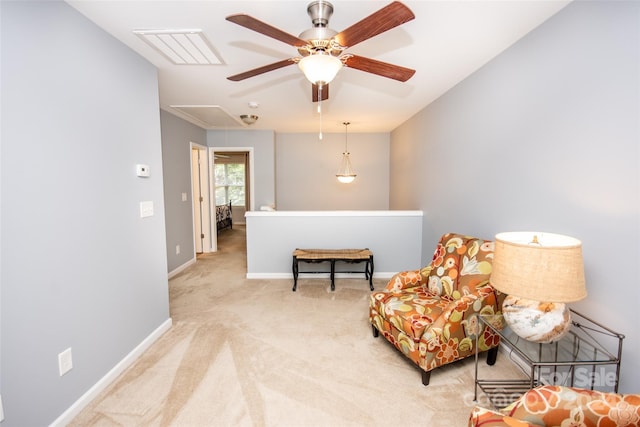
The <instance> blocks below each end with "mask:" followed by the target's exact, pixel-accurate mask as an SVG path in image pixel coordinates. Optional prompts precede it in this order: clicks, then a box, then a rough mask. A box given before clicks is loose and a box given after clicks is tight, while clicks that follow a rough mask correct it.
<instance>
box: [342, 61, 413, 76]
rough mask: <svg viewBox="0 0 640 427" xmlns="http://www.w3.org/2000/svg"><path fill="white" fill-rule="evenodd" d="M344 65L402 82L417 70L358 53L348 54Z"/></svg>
mask: <svg viewBox="0 0 640 427" xmlns="http://www.w3.org/2000/svg"><path fill="white" fill-rule="evenodd" d="M344 65H346V66H347V67H349V68H355V69H356V70H360V71H366V72H367V73H373V74H377V75H379V76H382V77H388V78H390V79H394V80H398V81H401V82H406V81H407V80H409V79H410V78H411V77H412V76H413V75H414V74H415V72H416V70H412V69H411V68H405V67H401V66H399V65H393V64H388V63H386V62H382V61H376V60H375V59H371V58H365V57H363V56H358V55H346V59H345V60H344Z"/></svg>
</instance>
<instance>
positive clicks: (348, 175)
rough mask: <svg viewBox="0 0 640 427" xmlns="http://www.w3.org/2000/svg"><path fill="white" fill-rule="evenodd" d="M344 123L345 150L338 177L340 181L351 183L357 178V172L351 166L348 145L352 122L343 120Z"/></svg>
mask: <svg viewBox="0 0 640 427" xmlns="http://www.w3.org/2000/svg"><path fill="white" fill-rule="evenodd" d="M342 124H343V125H344V152H343V153H342V162H341V163H340V169H338V173H337V174H336V177H337V178H338V181H340V182H342V183H344V184H349V183H350V182H353V180H354V179H356V173H355V171H354V170H353V167H351V160H349V154H350V153H349V146H348V138H347V127H348V126H349V125H350V124H351V123H349V122H343V123H342Z"/></svg>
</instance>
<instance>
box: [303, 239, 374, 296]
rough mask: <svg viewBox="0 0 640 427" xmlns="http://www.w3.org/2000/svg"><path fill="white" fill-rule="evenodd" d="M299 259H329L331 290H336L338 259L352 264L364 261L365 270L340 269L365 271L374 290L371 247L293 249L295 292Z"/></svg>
mask: <svg viewBox="0 0 640 427" xmlns="http://www.w3.org/2000/svg"><path fill="white" fill-rule="evenodd" d="M298 261H302V262H309V263H319V262H324V261H328V262H329V263H330V265H331V273H330V274H331V290H332V291H333V290H335V289H336V287H335V280H334V279H335V273H336V261H343V262H347V263H350V264H354V263H360V262H364V263H365V265H364V271H340V272H341V273H364V278H365V279H368V280H369V288H370V289H371V290H373V252H371V251H370V250H369V249H296V250H295V251H293V267H292V270H293V289H292V290H293V292H295V291H296V287H297V286H298V273H299V270H298ZM303 273H326V271H303Z"/></svg>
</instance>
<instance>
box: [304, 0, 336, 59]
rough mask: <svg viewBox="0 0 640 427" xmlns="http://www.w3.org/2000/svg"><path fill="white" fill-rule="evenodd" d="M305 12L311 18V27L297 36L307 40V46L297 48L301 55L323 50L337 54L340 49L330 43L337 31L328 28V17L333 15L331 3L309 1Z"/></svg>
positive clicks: (330, 53)
mask: <svg viewBox="0 0 640 427" xmlns="http://www.w3.org/2000/svg"><path fill="white" fill-rule="evenodd" d="M307 13H308V14H309V17H310V18H311V23H312V24H313V28H309V29H308V30H305V31H303V32H302V33H300V35H299V36H298V37H299V38H301V39H302V40H306V41H308V42H309V44H308V45H307V46H304V47H301V48H299V49H298V52H299V53H300V55H302V56H308V55H312V54H314V53H318V52H323V53H328V54H329V55H333V56H338V55H340V53H341V50H336V49H334V48H333V45H332V44H331V39H332V38H333V36H335V35H336V34H338V32H337V31H335V30H332V29H331V28H329V18H331V15H333V5H332V4H331V3H329V2H327V1H314V2H311V3H309V6H308V7H307Z"/></svg>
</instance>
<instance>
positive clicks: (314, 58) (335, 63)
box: [298, 53, 342, 85]
mask: <svg viewBox="0 0 640 427" xmlns="http://www.w3.org/2000/svg"><path fill="white" fill-rule="evenodd" d="M298 67H299V68H300V69H301V70H302V72H303V73H304V76H305V77H306V78H307V80H309V81H310V82H311V83H313V84H315V85H326V84H329V83H330V82H331V80H333V79H334V77H335V76H336V74H338V71H340V69H341V68H342V61H341V60H340V59H338V58H337V57H335V56H331V55H327V54H326V53H314V54H313V55H309V56H305V57H304V58H302V59H301V60H300V61H299V62H298Z"/></svg>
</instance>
